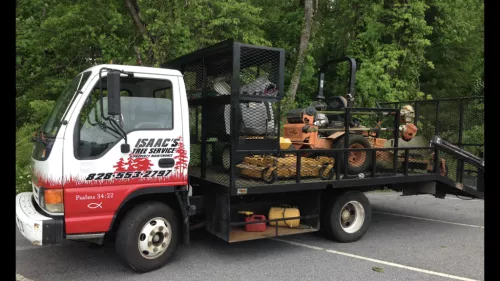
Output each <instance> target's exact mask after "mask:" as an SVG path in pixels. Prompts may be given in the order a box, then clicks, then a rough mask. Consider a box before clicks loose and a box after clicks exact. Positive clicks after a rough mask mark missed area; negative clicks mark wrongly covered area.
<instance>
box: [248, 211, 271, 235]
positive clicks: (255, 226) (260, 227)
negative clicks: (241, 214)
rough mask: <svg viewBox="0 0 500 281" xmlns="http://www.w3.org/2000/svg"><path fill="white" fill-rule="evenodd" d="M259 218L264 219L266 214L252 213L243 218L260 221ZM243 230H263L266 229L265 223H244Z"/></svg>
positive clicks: (249, 220)
mask: <svg viewBox="0 0 500 281" xmlns="http://www.w3.org/2000/svg"><path fill="white" fill-rule="evenodd" d="M261 220H264V221H265V220H266V216H264V215H253V216H250V217H246V218H245V222H254V221H261ZM245 231H251V232H264V231H266V223H265V222H261V223H252V224H246V225H245Z"/></svg>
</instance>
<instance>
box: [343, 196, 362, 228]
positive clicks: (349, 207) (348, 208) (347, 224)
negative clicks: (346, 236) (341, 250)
mask: <svg viewBox="0 0 500 281" xmlns="http://www.w3.org/2000/svg"><path fill="white" fill-rule="evenodd" d="M364 221H365V209H364V208H363V205H361V203H359V202H357V201H350V202H348V203H347V204H345V205H344V207H342V211H341V213H340V226H341V227H342V229H344V231H345V232H347V233H355V232H356V231H358V230H359V229H360V228H361V226H363V222H364Z"/></svg>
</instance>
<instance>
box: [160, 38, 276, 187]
mask: <svg viewBox="0 0 500 281" xmlns="http://www.w3.org/2000/svg"><path fill="white" fill-rule="evenodd" d="M162 67H166V68H174V69H178V70H179V71H181V72H182V74H183V75H184V80H185V84H186V94H187V98H188V104H189V118H190V134H191V147H192V151H191V161H190V169H189V171H190V172H189V174H190V176H194V177H199V178H202V179H204V180H207V181H210V182H214V183H217V184H221V185H224V186H229V185H230V184H231V181H230V173H231V172H235V171H233V170H234V169H235V167H234V166H235V165H236V164H237V163H239V161H241V159H239V158H238V157H232V155H236V153H235V151H237V150H255V151H259V150H262V149H276V150H277V149H278V142H277V141H276V139H277V138H278V133H279V118H278V116H279V100H280V99H281V98H282V96H283V79H284V74H283V73H284V50H283V49H277V48H267V47H260V46H253V45H247V44H240V43H236V42H233V41H231V40H228V41H224V42H221V43H219V44H216V45H213V46H210V47H208V48H205V49H201V50H198V51H195V52H193V53H190V54H187V55H185V56H182V57H180V58H177V59H175V60H173V61H170V62H167V63H166V64H163V65H162Z"/></svg>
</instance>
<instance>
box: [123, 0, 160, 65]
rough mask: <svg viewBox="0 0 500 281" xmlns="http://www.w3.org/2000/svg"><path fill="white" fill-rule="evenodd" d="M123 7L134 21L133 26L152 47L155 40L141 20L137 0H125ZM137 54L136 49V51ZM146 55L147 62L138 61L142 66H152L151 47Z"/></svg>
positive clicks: (152, 52) (153, 56)
mask: <svg viewBox="0 0 500 281" xmlns="http://www.w3.org/2000/svg"><path fill="white" fill-rule="evenodd" d="M125 5H126V6H127V8H128V11H129V13H130V16H131V17H132V20H133V21H134V24H135V26H136V27H137V29H138V30H139V32H140V34H141V35H142V36H143V37H145V38H147V39H149V41H150V42H151V44H152V45H154V44H155V39H154V37H153V36H151V35H150V34H149V32H148V29H147V27H146V23H144V21H143V20H142V19H141V12H140V9H139V5H138V4H137V0H125ZM136 52H137V49H136ZM147 53H148V55H147V56H146V57H147V58H148V60H147V62H143V61H142V60H140V59H139V61H140V62H141V64H144V65H153V64H154V58H155V55H154V51H153V49H152V48H151V47H149V49H148V51H147Z"/></svg>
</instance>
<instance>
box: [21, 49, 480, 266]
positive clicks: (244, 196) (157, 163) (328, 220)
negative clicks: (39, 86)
mask: <svg viewBox="0 0 500 281" xmlns="http://www.w3.org/2000/svg"><path fill="white" fill-rule="evenodd" d="M284 60H285V53H284V50H283V49H280V48H269V47H261V46H254V45H248V44H242V43H238V42H233V41H231V40H228V41H224V42H222V43H219V44H216V45H213V46H210V47H208V48H204V49H201V50H198V51H195V52H193V53H190V54H188V55H185V56H182V57H180V58H178V59H175V60H173V61H170V62H167V63H165V64H163V65H162V66H161V67H157V68H155V67H142V66H129V65H116V64H106V65H97V66H93V67H91V68H89V69H87V70H84V71H83V72H81V73H80V74H78V75H77V76H76V77H75V78H74V79H73V80H72V82H71V83H70V85H69V86H68V87H67V89H66V90H65V91H64V92H63V93H62V94H61V95H60V97H59V99H58V100H57V102H56V104H55V106H54V108H53V110H52V112H51V113H50V115H49V116H48V118H47V120H46V122H45V123H44V125H43V126H42V127H41V128H40V129H39V130H37V132H36V133H35V137H34V142H35V144H34V149H33V152H32V165H31V167H32V187H33V190H32V192H23V193H20V194H18V195H17V196H16V221H17V227H18V229H19V231H20V232H21V233H22V234H23V235H24V237H26V239H28V240H29V241H31V242H32V243H33V244H35V245H40V246H44V245H48V244H54V243H55V244H60V243H61V242H62V241H63V240H64V239H67V240H75V241H89V242H92V243H95V244H102V243H103V241H104V237H105V236H107V235H112V236H114V240H115V242H114V243H115V248H116V251H117V253H118V256H119V258H120V260H121V261H122V262H123V263H124V264H125V265H127V266H128V267H130V268H131V269H133V270H135V271H137V272H148V271H152V270H155V269H158V268H160V267H162V266H164V265H165V264H166V263H167V262H168V261H169V259H170V257H171V256H172V255H173V254H174V252H175V250H176V246H177V245H178V244H179V243H185V244H189V234H190V231H191V230H192V229H193V228H195V227H204V228H205V229H206V231H207V232H209V233H211V234H213V235H215V236H217V237H220V238H221V239H223V240H225V241H227V242H229V243H234V242H241V241H247V240H253V239H261V238H269V237H275V236H283V235H291V234H300V233H307V232H314V231H318V230H319V229H320V228H323V229H324V230H325V233H326V235H327V236H328V237H329V238H331V239H333V240H336V241H339V242H354V241H356V240H358V239H360V238H361V237H362V236H363V235H364V234H365V233H366V231H367V230H368V228H369V225H370V222H371V207H370V202H369V201H368V199H367V198H366V196H365V195H364V194H363V192H365V191H370V190H375V189H379V188H384V187H385V188H390V189H393V190H396V191H403V194H405V195H414V194H422V193H427V194H433V195H435V196H436V197H439V198H443V197H444V196H445V195H446V194H456V195H462V196H469V197H476V198H484V183H483V178H484V156H483V158H479V157H476V156H474V155H471V154H470V153H467V152H466V151H464V150H463V149H461V148H459V147H457V146H455V145H453V144H451V143H448V142H446V141H444V140H442V139H441V138H440V137H439V136H437V137H435V138H434V139H432V140H431V141H430V142H428V143H426V144H425V145H420V146H417V147H413V146H411V145H407V146H404V147H399V146H398V145H397V142H398V140H399V139H400V136H399V135H398V130H399V129H398V128H399V126H400V124H399V119H398V118H400V110H399V108H396V109H395V108H381V107H377V108H355V107H352V104H351V101H352V98H353V95H354V87H350V89H349V93H348V95H346V100H347V101H348V103H346V104H344V105H343V106H340V107H338V108H335V109H334V110H331V108H330V109H329V110H330V111H328V110H327V111H324V112H326V113H325V114H333V115H335V114H337V115H335V116H336V117H335V116H333V117H330V118H331V119H332V120H333V119H335V118H338V120H337V119H335V120H337V121H335V120H333V121H331V122H337V123H335V124H336V125H335V124H334V125H335V126H337V125H339V123H338V122H343V123H341V124H340V125H341V126H340V127H341V128H344V129H343V130H341V131H342V133H341V134H337V135H336V137H331V138H330V139H328V134H326V135H327V136H326V137H318V132H328V130H331V132H337V131H339V130H338V126H337V127H335V126H334V127H335V128H337V129H335V128H333V127H327V129H319V130H318V128H319V127H320V126H319V125H317V124H319V123H316V121H318V122H319V121H321V122H322V121H324V120H326V119H321V120H319V119H318V118H319V117H318V116H319V115H318V114H317V113H316V112H315V111H314V108H308V109H304V110H302V111H300V112H299V111H294V112H293V113H292V114H291V115H288V117H289V118H288V120H289V123H290V122H291V123H293V124H292V125H293V126H292V127H297V128H299V129H301V128H302V129H303V130H304V131H301V132H295V131H293V130H288V131H286V132H285V135H286V136H294V135H295V133H297V134H299V133H300V134H302V135H305V136H306V137H305V139H304V141H303V142H300V143H299V142H297V141H290V138H287V137H283V136H282V135H281V134H282V131H283V130H282V126H281V118H280V116H281V115H280V101H281V100H282V99H283V96H284V65H285V61H284ZM347 61H351V62H354V60H349V59H348V60H347ZM352 66H353V65H352V64H351V71H352V76H351V79H352V80H351V82H352V83H353V81H354V79H355V76H354V74H355V70H356V67H355V65H354V70H353V69H352ZM323 79H324V73H321V75H320V82H319V84H320V91H321V95H320V96H323V86H324V85H323V82H324V81H323ZM352 85H354V84H352ZM340 100H341V101H342V100H343V99H340ZM336 101H339V99H336ZM336 106H338V104H337V105H336ZM323 109H324V108H323ZM318 112H320V111H318ZM339 112H340V114H339ZM367 112H368V113H369V114H372V116H378V117H380V116H385V117H386V118H389V119H390V120H394V121H393V123H391V124H392V125H393V127H394V129H393V130H387V131H386V133H388V134H389V135H390V136H391V135H392V136H393V137H394V139H393V140H392V142H388V143H392V146H387V147H377V146H371V145H368V146H365V147H363V146H362V147H359V146H357V147H356V146H355V147H350V146H349V145H350V143H351V139H356V138H357V139H358V140H359V139H360V136H362V135H359V134H357V133H356V132H357V131H356V129H355V128H353V126H352V125H350V124H351V123H352V120H354V119H353V118H352V116H354V115H355V114H361V115H366V114H367ZM307 116H312V117H311V118H313V119H314V120H308V119H307V118H309V117H307ZM329 116H332V115H329ZM297 117H298V119H297ZM304 117H307V118H304ZM339 118H340V119H339ZM316 119H318V120H316ZM292 120H294V121H292ZM297 120H298V121H297ZM339 120H340V121H339ZM354 121H355V120H354ZM297 122H298V123H297ZM300 122H304V123H303V124H302V125H300V126H299V125H297V124H301V123H300ZM321 122H320V123H321ZM331 122H330V123H331ZM354 123H355V122H354ZM332 124H333V123H332ZM306 125H307V126H306ZM302 129H301V130H302ZM294 132H295V133H294ZM313 135H314V136H315V138H316V144H317V143H327V142H329V143H332V144H335V145H334V147H333V148H331V149H317V148H315V147H314V145H313V143H312V138H310V137H311V136H313ZM339 136H340V137H339ZM353 136H356V137H355V138H353ZM369 137H370V136H368V137H367V138H369ZM292 139H293V138H292ZM400 141H401V140H400ZM360 142H361V143H366V142H365V141H360ZM290 144H293V145H290ZM339 144H340V145H339ZM395 144H396V145H395ZM417 150H418V151H425V152H427V153H428V155H431V156H432V157H431V158H428V159H427V158H426V160H425V159H424V160H425V161H424V162H423V163H424V164H425V165H424V166H422V167H420V166H418V167H417V166H415V167H412V165H413V164H412V163H414V162H412V161H410V160H411V159H412V157H414V155H413V154H414V153H413V152H414V151H417ZM387 153H389V154H387ZM445 154H446V155H447V158H446V159H447V160H448V164H449V163H451V162H450V160H449V159H451V161H452V162H453V163H455V164H456V163H459V165H462V166H463V165H468V166H471V167H472V169H473V170H474V172H473V173H472V174H470V175H469V176H468V177H464V173H465V170H463V169H462V170H460V169H457V171H459V172H460V174H456V175H453V176H450V173H445V174H443V171H442V170H440V167H441V165H440V162H439V161H438V159H441V158H442V157H443V155H445ZM387 155H390V156H391V157H389V158H387V157H386V158H385V159H382V158H383V157H382V156H384V157H385V156H387ZM321 157H323V158H321ZM325 157H326V158H325ZM356 157H357V158H356ZM320 158H321V159H327V160H328V159H331V160H332V161H331V162H328V161H326V160H325V161H326V162H325V163H323V164H318V162H315V161H316V160H314V159H320ZM351 158H352V159H354V160H355V158H356V159H358V160H359V159H364V160H363V161H365V162H366V161H368V162H367V163H365V164H366V165H365V164H363V165H362V167H364V168H363V169H362V170H359V169H361V168H359V167H361V166H356V163H358V162H356V161H358V160H356V161H354V160H353V161H354V162H352V161H351V160H352V159H351ZM268 160H269V161H271V162H269V161H268ZM266 161H267V162H266ZM287 161H289V162H287ZM318 161H319V160H318ZM382 162H384V163H385V164H387V163H389V164H390V163H392V165H389V166H387V165H380V163H382ZM417 162H418V161H417ZM353 163H354V164H353ZM363 163H364V162H363ZM464 163H466V164H464ZM261 164H262V165H261ZM429 167H430V169H429ZM471 175H472V176H471ZM254 215H258V216H254ZM252 224H253V225H255V226H258V227H254V228H252V227H249V226H250V225H252ZM292 224H293V225H292ZM251 229H254V231H251ZM255 229H258V230H257V231H255Z"/></svg>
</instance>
